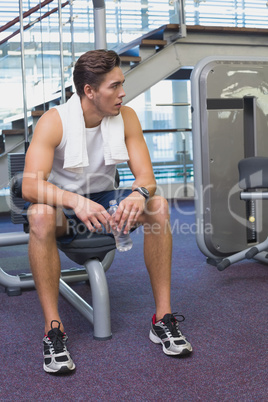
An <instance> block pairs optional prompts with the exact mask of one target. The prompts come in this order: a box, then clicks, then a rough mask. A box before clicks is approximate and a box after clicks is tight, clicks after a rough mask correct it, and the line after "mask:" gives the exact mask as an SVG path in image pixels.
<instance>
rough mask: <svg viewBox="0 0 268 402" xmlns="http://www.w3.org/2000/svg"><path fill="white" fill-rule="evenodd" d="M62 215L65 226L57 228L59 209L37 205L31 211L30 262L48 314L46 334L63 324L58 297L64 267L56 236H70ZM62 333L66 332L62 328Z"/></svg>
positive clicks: (41, 299) (44, 309)
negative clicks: (54, 324)
mask: <svg viewBox="0 0 268 402" xmlns="http://www.w3.org/2000/svg"><path fill="white" fill-rule="evenodd" d="M61 214H62V216H61V217H60V218H61V219H62V225H61V226H58V227H57V220H58V218H59V214H57V212H56V209H55V208H53V207H50V206H48V205H42V204H34V205H32V206H31V207H30V208H29V210H28V220H29V224H30V238H29V260H30V266H31V270H32V274H33V277H34V281H35V286H36V289H37V293H38V296H39V300H40V303H41V306H42V309H43V313H44V318H45V333H46V334H47V333H48V331H49V330H50V329H51V327H50V325H51V322H52V321H53V320H57V321H59V322H60V317H59V312H58V295H59V278H60V270H61V267H60V258H59V252H58V249H57V244H56V235H58V236H61V235H64V234H65V232H66V218H65V217H64V215H63V213H62V212H61ZM60 329H61V331H64V328H63V325H62V324H61V327H60Z"/></svg>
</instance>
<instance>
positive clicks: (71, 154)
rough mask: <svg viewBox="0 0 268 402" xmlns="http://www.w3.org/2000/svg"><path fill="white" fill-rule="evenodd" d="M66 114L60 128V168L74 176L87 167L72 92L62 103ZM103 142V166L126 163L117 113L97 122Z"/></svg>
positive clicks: (83, 134) (81, 119)
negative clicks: (62, 144) (63, 134)
mask: <svg viewBox="0 0 268 402" xmlns="http://www.w3.org/2000/svg"><path fill="white" fill-rule="evenodd" d="M65 107H66V113H65V118H66V120H67V121H65V122H64V124H63V127H65V129H66V138H67V142H66V147H65V153H64V165H63V168H64V169H66V170H69V171H71V172H75V173H83V168H84V167H86V166H89V160H88V154H87V146H86V127H85V121H84V116H83V110H82V107H81V101H80V98H79V96H78V95H77V94H76V93H74V94H73V95H72V97H71V98H70V99H69V100H68V102H67V103H66V104H65ZM101 133H102V138H103V143H104V160H105V165H114V164H117V163H122V162H125V161H127V160H129V156H128V152H127V147H126V144H125V133H124V122H123V118H122V116H121V114H119V115H118V116H109V117H104V118H103V120H102V122H101Z"/></svg>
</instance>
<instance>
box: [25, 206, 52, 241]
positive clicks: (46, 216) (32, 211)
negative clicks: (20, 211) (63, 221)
mask: <svg viewBox="0 0 268 402" xmlns="http://www.w3.org/2000/svg"><path fill="white" fill-rule="evenodd" d="M27 217H28V221H29V224H30V233H32V234H33V233H35V234H36V235H38V236H43V235H46V234H48V233H53V232H54V233H55V231H56V222H57V219H56V210H55V208H53V207H51V206H49V205H45V204H33V205H31V206H30V207H29V209H28V211H27Z"/></svg>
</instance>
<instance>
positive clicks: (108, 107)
mask: <svg viewBox="0 0 268 402" xmlns="http://www.w3.org/2000/svg"><path fill="white" fill-rule="evenodd" d="M124 81H125V77H124V74H123V72H122V70H121V68H119V67H115V68H114V69H113V70H112V71H110V72H109V73H107V74H106V76H105V80H104V81H103V82H102V83H101V85H100V86H99V89H98V90H97V91H94V90H93V95H94V96H93V103H94V105H95V107H96V112H97V113H98V114H100V115H101V117H105V116H117V115H118V114H119V113H120V109H121V106H122V102H123V97H124V96H126V94H125V91H124V89H123V83H124Z"/></svg>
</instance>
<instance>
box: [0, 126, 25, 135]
mask: <svg viewBox="0 0 268 402" xmlns="http://www.w3.org/2000/svg"><path fill="white" fill-rule="evenodd" d="M24 133H25V130H24V129H23V128H16V129H10V130H7V129H6V130H2V134H4V135H24ZM29 134H32V127H29Z"/></svg>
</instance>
